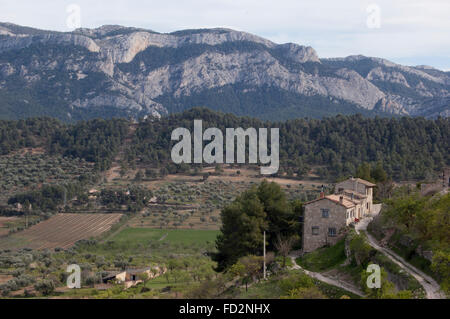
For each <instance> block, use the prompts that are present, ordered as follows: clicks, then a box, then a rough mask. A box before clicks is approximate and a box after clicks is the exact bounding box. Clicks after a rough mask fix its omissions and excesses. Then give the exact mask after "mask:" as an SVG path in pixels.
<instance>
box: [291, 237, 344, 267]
mask: <svg viewBox="0 0 450 319" xmlns="http://www.w3.org/2000/svg"><path fill="white" fill-rule="evenodd" d="M344 248H345V241H344V239H342V240H341V241H339V242H338V243H337V244H336V245H334V246H331V247H324V248H321V249H318V250H316V251H313V252H311V253H309V254H306V255H305V256H303V257H300V258H298V259H297V264H299V265H300V266H301V267H303V268H305V269H308V270H311V271H315V272H320V271H324V270H328V269H331V268H334V267H336V266H338V265H340V264H342V263H343V262H344V261H345V259H346V256H345V251H344Z"/></svg>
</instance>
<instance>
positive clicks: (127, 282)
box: [103, 266, 167, 289]
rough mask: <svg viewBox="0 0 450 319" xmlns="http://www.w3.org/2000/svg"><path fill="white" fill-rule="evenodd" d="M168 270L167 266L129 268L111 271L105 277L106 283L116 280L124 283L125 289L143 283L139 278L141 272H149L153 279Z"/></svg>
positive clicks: (148, 274)
mask: <svg viewBox="0 0 450 319" xmlns="http://www.w3.org/2000/svg"><path fill="white" fill-rule="evenodd" d="M166 271H167V268H166V267H158V266H156V267H153V268H152V267H147V268H143V269H127V270H123V271H120V272H112V273H109V274H108V275H107V276H106V277H104V278H103V282H104V283H108V282H110V281H114V282H116V283H119V284H123V285H124V286H125V289H128V288H130V287H133V286H136V285H137V284H139V283H141V282H142V280H140V279H139V275H140V274H144V273H145V274H147V276H148V278H149V279H153V278H156V277H159V276H161V275H163V274H165V273H166Z"/></svg>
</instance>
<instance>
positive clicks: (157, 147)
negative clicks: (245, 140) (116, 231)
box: [0, 108, 450, 180]
mask: <svg viewBox="0 0 450 319" xmlns="http://www.w3.org/2000/svg"><path fill="white" fill-rule="evenodd" d="M194 119H202V120H203V128H204V129H205V128H208V127H218V128H219V129H221V130H223V131H225V128H227V127H232V128H237V127H243V128H248V127H254V128H262V127H267V128H269V127H278V128H280V163H281V169H280V171H279V173H278V174H280V175H281V174H284V173H286V174H287V175H288V176H297V177H301V176H303V175H304V174H306V172H307V171H308V170H309V169H310V168H311V167H312V166H314V167H316V168H317V167H319V169H318V173H319V175H320V176H322V177H325V178H329V179H332V180H333V179H337V178H339V177H342V176H346V175H355V174H356V171H357V168H358V166H359V165H361V164H362V163H363V162H367V163H370V164H372V165H373V166H375V165H376V164H378V165H382V166H383V168H384V169H385V170H386V172H387V173H388V174H389V175H390V176H392V177H393V178H394V179H395V180H405V179H424V178H427V177H431V176H433V174H434V172H435V171H438V170H440V169H441V168H442V167H443V166H446V165H450V156H449V152H448V149H449V148H450V145H449V141H450V139H449V136H450V134H449V133H450V120H449V119H444V118H438V119H436V120H427V119H423V118H398V119H388V118H364V117H362V116H360V115H352V116H341V115H339V116H336V117H331V118H326V119H322V120H315V119H297V120H291V121H286V122H280V123H274V122H263V121H260V120H257V119H252V118H248V117H237V116H234V115H230V114H223V113H217V112H213V111H210V110H207V109H201V108H195V109H192V110H189V111H186V112H184V113H181V114H174V115H170V116H167V117H163V118H161V119H156V118H149V119H147V120H146V121H142V122H140V123H139V124H138V125H137V128H136V131H135V132H134V133H133V135H132V136H131V138H132V140H131V143H127V144H126V145H122V143H123V141H124V138H125V136H126V135H127V134H128V132H129V126H130V125H131V124H130V123H129V122H127V121H125V120H118V119H112V120H90V121H86V122H78V123H77V124H73V125H70V124H62V123H60V122H58V121H56V120H53V119H47V118H39V119H29V120H20V121H0V153H1V154H3V155H5V154H8V153H10V152H12V151H14V150H18V149H20V148H23V147H43V148H44V149H46V150H47V151H48V152H50V153H51V154H60V155H63V156H69V157H78V158H82V159H85V160H86V161H88V162H93V163H95V164H96V168H97V169H98V170H104V169H107V168H109V166H110V164H111V162H112V160H113V158H114V156H115V155H116V153H117V151H118V150H119V148H120V147H121V145H122V146H123V148H124V149H125V150H126V151H125V152H124V154H125V157H124V164H131V165H133V166H135V165H141V164H146V165H150V166H153V167H155V168H159V169H167V170H168V171H169V172H177V171H178V172H179V171H182V170H186V166H185V165H181V166H176V165H175V164H173V163H172V161H171V160H170V151H171V145H173V143H174V142H171V133H172V130H173V129H175V128H177V127H186V128H189V129H192V126H193V120H194Z"/></svg>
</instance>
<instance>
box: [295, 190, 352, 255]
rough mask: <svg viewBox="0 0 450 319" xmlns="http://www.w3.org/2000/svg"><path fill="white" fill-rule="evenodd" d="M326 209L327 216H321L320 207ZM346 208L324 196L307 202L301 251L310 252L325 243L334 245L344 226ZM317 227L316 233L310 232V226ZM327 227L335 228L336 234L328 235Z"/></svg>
mask: <svg viewBox="0 0 450 319" xmlns="http://www.w3.org/2000/svg"><path fill="white" fill-rule="evenodd" d="M322 208H324V209H328V210H329V216H328V218H323V217H322V212H321V209H322ZM346 213H347V209H346V208H345V207H344V206H342V205H340V204H337V203H335V202H333V201H331V200H328V199H326V198H324V199H321V200H318V201H315V202H312V203H309V204H308V205H306V207H305V216H304V224H303V252H305V253H306V252H311V251H313V250H316V249H317V248H320V247H322V246H325V245H327V244H329V245H334V244H336V243H337V242H338V240H339V239H340V236H339V234H340V233H341V230H342V229H343V228H344V227H346ZM316 226H317V227H319V231H318V235H313V234H312V227H316ZM328 228H335V229H336V236H335V237H331V236H329V235H328Z"/></svg>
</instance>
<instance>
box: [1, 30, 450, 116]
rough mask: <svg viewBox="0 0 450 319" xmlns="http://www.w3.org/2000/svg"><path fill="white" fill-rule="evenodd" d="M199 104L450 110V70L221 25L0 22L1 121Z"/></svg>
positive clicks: (254, 109)
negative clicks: (67, 26) (333, 54)
mask: <svg viewBox="0 0 450 319" xmlns="http://www.w3.org/2000/svg"><path fill="white" fill-rule="evenodd" d="M194 106H203V107H208V108H211V109H213V110H219V111H224V112H229V113H234V114H237V115H245V116H253V117H258V118H262V119H269V120H284V119H288V118H294V117H312V118H322V117H325V116H332V115H335V114H355V113H362V114H363V115H367V116H374V115H381V116H397V115H404V116H424V117H428V118H434V117H437V116H443V117H448V116H449V115H450V72H444V71H441V70H438V69H435V68H432V67H428V66H414V67H412V66H404V65H400V64H396V63H393V62H390V61H388V60H385V59H382V58H374V57H366V56H362V55H354V56H349V57H345V58H327V59H321V58H319V57H318V55H317V53H316V51H315V50H314V49H313V48H311V47H308V46H302V45H297V44H293V43H286V44H277V43H274V42H272V41H269V40H267V39H264V38H262V37H259V36H256V35H253V34H249V33H246V32H240V31H234V30H230V29H224V28H216V29H198V30H183V31H177V32H172V33H158V32H154V31H151V30H145V29H139V28H131V27H122V26H115V25H106V26H102V27H99V28H96V29H85V28H81V29H77V30H75V31H73V32H56V31H46V30H39V29H34V28H29V27H23V26H18V25H15V24H11V23H0V118H2V119H17V118H26V117H33V116H52V117H57V118H59V119H61V120H64V121H75V120H80V119H88V118H94V117H104V118H110V117H119V116H120V117H132V118H141V117H145V116H148V115H153V116H164V115H166V114H169V113H173V112H180V111H183V110H185V109H189V108H191V107H194Z"/></svg>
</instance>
